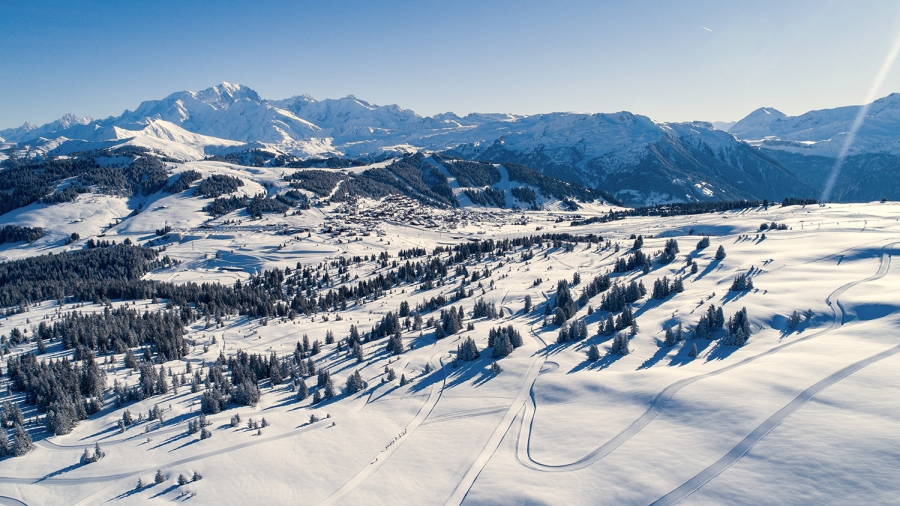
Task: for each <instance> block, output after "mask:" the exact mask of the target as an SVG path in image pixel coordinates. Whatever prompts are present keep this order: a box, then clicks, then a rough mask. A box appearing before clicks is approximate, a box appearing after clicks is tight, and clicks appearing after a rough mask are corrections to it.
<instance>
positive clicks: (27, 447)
mask: <svg viewBox="0 0 900 506" xmlns="http://www.w3.org/2000/svg"><path fill="white" fill-rule="evenodd" d="M32 446H33V443H32V441H31V434H29V433H28V431H26V430H25V429H24V428H23V427H22V426H21V425H20V424H18V423H17V424H16V427H15V430H14V431H13V448H14V450H13V451H14V453H15V455H16V457H21V456H22V455H25V454H26V453H28V452H30V451H31V448H32Z"/></svg>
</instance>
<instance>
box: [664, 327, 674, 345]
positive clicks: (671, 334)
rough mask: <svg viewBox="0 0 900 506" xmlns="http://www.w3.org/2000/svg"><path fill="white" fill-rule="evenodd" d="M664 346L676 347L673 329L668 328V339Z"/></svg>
mask: <svg viewBox="0 0 900 506" xmlns="http://www.w3.org/2000/svg"><path fill="white" fill-rule="evenodd" d="M663 346H666V347H669V346H675V333H674V332H672V327H669V326H668V325H667V326H666V338H665V340H664V341H663Z"/></svg>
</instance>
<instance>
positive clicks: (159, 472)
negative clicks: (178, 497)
mask: <svg viewBox="0 0 900 506" xmlns="http://www.w3.org/2000/svg"><path fill="white" fill-rule="evenodd" d="M164 481H166V475H164V474H163V472H162V469H157V470H156V476H154V477H153V482H154V483H156V484H157V485H159V484H160V483H162V482H164Z"/></svg>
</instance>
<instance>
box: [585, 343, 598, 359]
mask: <svg viewBox="0 0 900 506" xmlns="http://www.w3.org/2000/svg"><path fill="white" fill-rule="evenodd" d="M588 360H590V361H591V362H596V361H598V360H600V348H598V347H597V345H596V344H592V345H591V347H590V348H588Z"/></svg>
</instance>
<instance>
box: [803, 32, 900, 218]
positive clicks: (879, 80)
mask: <svg viewBox="0 0 900 506" xmlns="http://www.w3.org/2000/svg"><path fill="white" fill-rule="evenodd" d="M898 54H900V37H898V38H897V41H896V42H894V47H893V48H891V52H890V53H888V55H887V58H885V60H884V63H883V64H882V65H881V70H879V71H878V75H877V76H876V77H875V81H874V82H873V83H872V87H871V88H869V94H868V95H867V96H866V101H865V103H864V104H863V105H862V106H860V108H859V112H857V113H856V118H854V119H853V124H851V125H850V131H849V132H847V136H846V137H845V138H844V144H843V145H842V146H841V150H840V151H839V152H838V156H837V160H836V161H835V162H834V168H832V169H831V174H829V176H828V181H827V182H826V183H825V189H824V190H823V191H822V196H821V197H820V198H819V202H828V199H829V198H831V192H832V191H833V190H834V183H835V182H836V181H837V178H838V176H839V175H840V174H841V167H843V165H844V160H845V159H846V158H847V152H848V151H849V150H850V146H852V145H853V141H854V140H855V139H856V133H857V132H858V131H859V128H860V127H861V126H862V124H863V121H865V119H866V114H868V113H869V108H870V107H871V106H872V101H874V100H875V97H876V96H877V94H878V90H880V89H881V85H882V84H884V80H885V79H886V78H887V75H888V73H889V72H890V71H891V68H892V67H893V66H894V61H895V60H896V59H897V55H898Z"/></svg>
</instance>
